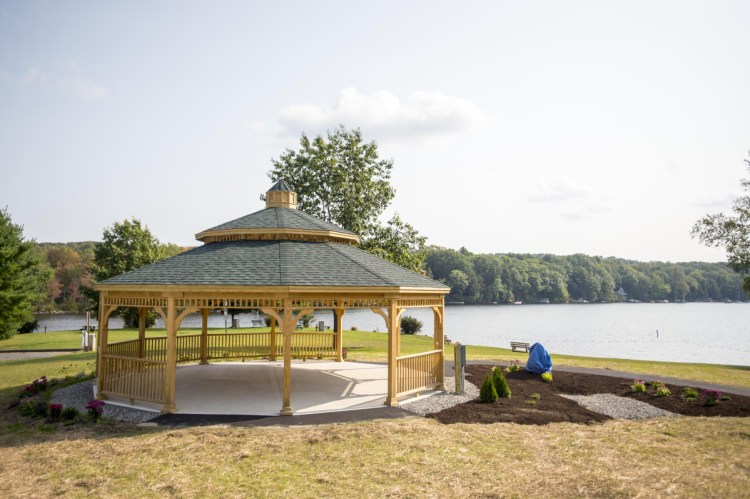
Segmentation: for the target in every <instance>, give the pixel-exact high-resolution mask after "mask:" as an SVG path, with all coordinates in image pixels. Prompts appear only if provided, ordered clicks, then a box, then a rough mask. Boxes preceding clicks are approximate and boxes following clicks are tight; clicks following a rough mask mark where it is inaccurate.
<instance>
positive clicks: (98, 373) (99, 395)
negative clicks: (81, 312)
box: [96, 293, 108, 400]
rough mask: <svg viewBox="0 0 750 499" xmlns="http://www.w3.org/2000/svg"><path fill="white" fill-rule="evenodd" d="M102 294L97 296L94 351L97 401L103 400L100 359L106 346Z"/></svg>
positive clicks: (106, 330)
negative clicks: (97, 333)
mask: <svg viewBox="0 0 750 499" xmlns="http://www.w3.org/2000/svg"><path fill="white" fill-rule="evenodd" d="M103 302H104V293H100V294H99V335H98V337H97V339H96V341H97V342H98V343H99V345H98V346H97V349H96V398H98V399H99V400H101V399H103V398H104V395H102V392H103V391H104V372H103V371H104V370H103V367H104V364H103V362H102V357H103V356H104V354H105V353H106V348H107V347H106V345H107V332H108V328H107V320H108V319H107V313H106V310H107V308H108V307H107V306H106V305H104V303H103Z"/></svg>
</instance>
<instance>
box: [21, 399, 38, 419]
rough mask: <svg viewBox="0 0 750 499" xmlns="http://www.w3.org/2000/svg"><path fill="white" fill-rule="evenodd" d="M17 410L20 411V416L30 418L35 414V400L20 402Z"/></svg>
mask: <svg viewBox="0 0 750 499" xmlns="http://www.w3.org/2000/svg"><path fill="white" fill-rule="evenodd" d="M18 411H19V412H20V413H21V416H24V417H27V418H30V417H32V416H35V415H36V402H35V401H33V400H29V401H28V402H26V403H23V404H21V405H20V406H19V407H18Z"/></svg>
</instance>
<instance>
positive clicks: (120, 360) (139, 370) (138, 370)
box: [98, 355, 166, 403]
mask: <svg viewBox="0 0 750 499" xmlns="http://www.w3.org/2000/svg"><path fill="white" fill-rule="evenodd" d="M101 364H102V365H101V366H99V367H98V370H99V375H100V376H102V378H103V382H104V386H103V388H102V392H103V393H104V394H105V395H115V396H121V397H127V398H131V399H138V400H145V401H147V402H158V403H163V402H164V376H165V371H166V362H164V361H160V360H152V359H134V358H130V357H120V356H118V355H102V358H101Z"/></svg>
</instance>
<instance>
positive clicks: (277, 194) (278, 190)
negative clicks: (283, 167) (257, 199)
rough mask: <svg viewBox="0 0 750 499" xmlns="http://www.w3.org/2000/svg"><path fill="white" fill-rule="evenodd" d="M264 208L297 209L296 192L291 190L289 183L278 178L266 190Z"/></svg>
mask: <svg viewBox="0 0 750 499" xmlns="http://www.w3.org/2000/svg"><path fill="white" fill-rule="evenodd" d="M266 208H291V209H293V210H296V209H297V193H296V192H294V191H292V188H291V187H289V184H287V183H286V182H284V181H283V180H279V181H278V182H276V183H275V184H273V187H271V188H270V189H268V192H266Z"/></svg>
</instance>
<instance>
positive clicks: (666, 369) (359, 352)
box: [0, 328, 750, 388]
mask: <svg viewBox="0 0 750 499" xmlns="http://www.w3.org/2000/svg"><path fill="white" fill-rule="evenodd" d="M269 330H270V329H269V328H253V329H237V330H230V331H234V332H253V331H255V332H262V331H269ZM223 331H224V330H223V329H212V330H211V331H210V332H212V333H220V332H223ZM306 331H313V329H312V328H309V329H306ZM147 334H148V336H164V335H166V331H165V330H164V329H149V330H148V332H147ZM178 334H200V330H199V329H181V330H180V331H179V332H178ZM230 334H231V333H230ZM109 336H110V341H111V342H116V341H123V340H128V339H135V338H137V336H138V333H137V330H135V329H114V330H111V331H110V332H109ZM80 341H81V340H80V333H79V332H78V331H62V332H50V333H35V334H23V335H16V336H14V337H12V338H11V339H9V340H3V341H0V350H20V349H28V350H34V349H37V350H43V349H45V348H76V347H79V346H80ZM344 347H345V348H346V349H347V351H348V358H349V359H352V360H361V361H377V362H385V361H386V360H387V359H388V357H387V353H386V351H387V335H386V333H373V332H367V331H345V332H344ZM431 349H432V337H430V336H421V335H418V336H411V335H402V336H401V353H402V355H408V354H412V353H418V352H424V351H427V350H431ZM466 351H467V357H468V359H469V360H499V361H510V360H520V361H526V359H527V357H528V354H526V353H523V352H511V351H510V350H509V349H505V348H494V347H483V346H473V345H469V346H467V349H466ZM445 354H446V355H445V356H446V359H447V360H453V347H452V346H451V345H446V348H445ZM84 355H88V357H83V356H84ZM93 358H94V357H93V354H74V355H65V356H62V357H53V358H50V359H36V360H37V362H35V363H33V364H31V365H30V366H29V372H27V373H24V368H23V367H22V366H23V365H24V364H23V363H22V361H0V366H2V365H7V366H14V367H15V368H14V369H13V373H7V376H6V375H5V374H6V372H5V371H4V370H3V371H0V372H3V374H4V375H3V376H2V377H0V388H3V387H4V386H16V385H19V384H22V383H27V382H29V381H31V380H33V379H35V378H36V377H38V376H41V375H42V374H47V375H48V376H49V374H48V373H57V372H58V371H59V370H60V369H62V368H63V367H65V365H66V364H65V362H68V364H70V363H72V364H73V367H72V368H70V370H69V372H72V373H75V372H78V371H82V370H83V369H81V368H80V367H81V366H85V365H86V363H88V362H91V359H93ZM84 359H85V360H84ZM552 361H553V362H554V364H555V365H557V366H572V367H595V368H601V369H611V370H615V371H625V372H632V373H636V374H650V375H653V376H664V377H674V378H681V379H685V380H693V381H705V382H708V383H717V384H725V385H731V386H739V387H743V388H750V367H747V366H722V365H716V364H689V363H682V362H654V361H642V360H625V359H609V358H596V357H578V356H573V355H558V354H554V353H553V354H552ZM13 362H16V363H15V364H13ZM18 362H21V363H20V364H19V363H18ZM24 362H28V361H24ZM48 363H49V364H48ZM47 365H49V366H50V367H46V366H47ZM32 367H34V368H35V369H32ZM76 369H78V371H76ZM40 371H46V372H40Z"/></svg>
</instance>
